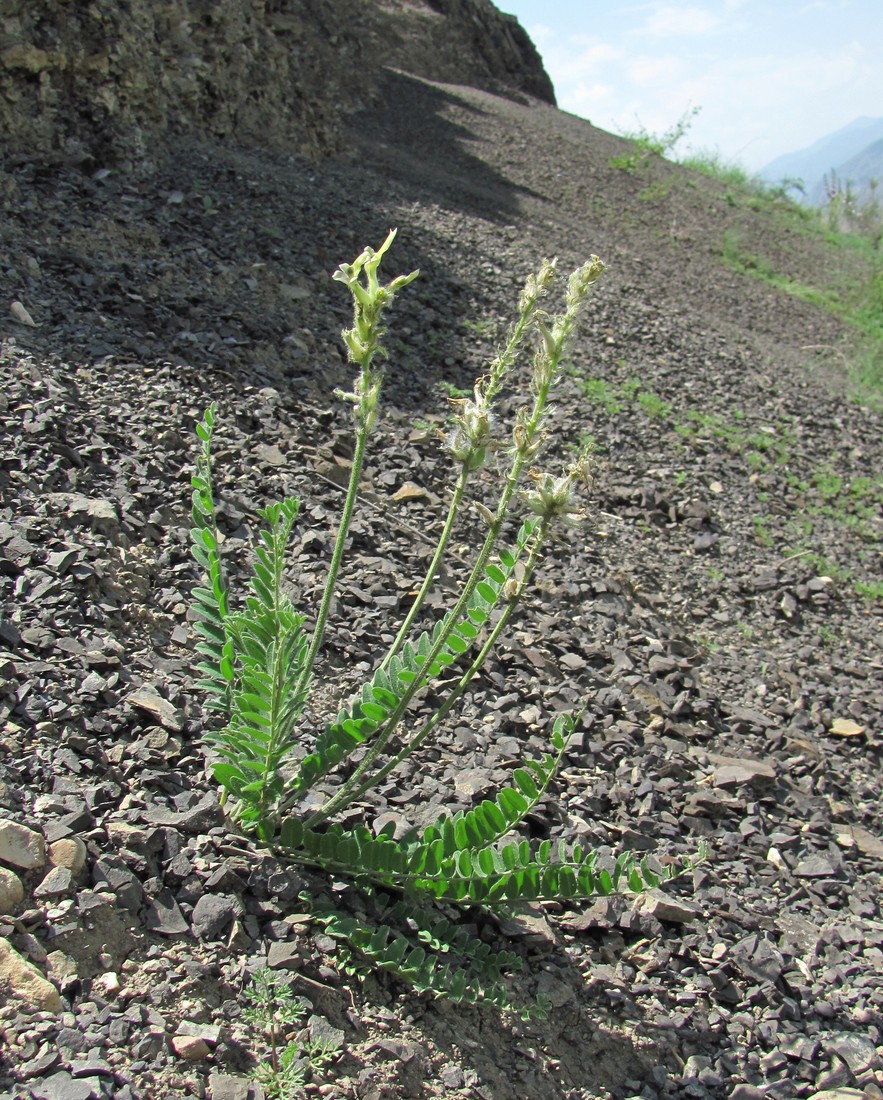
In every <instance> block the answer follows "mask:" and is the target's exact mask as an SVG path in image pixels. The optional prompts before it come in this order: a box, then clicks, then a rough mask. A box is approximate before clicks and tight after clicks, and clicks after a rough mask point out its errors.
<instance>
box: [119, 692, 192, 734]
mask: <svg viewBox="0 0 883 1100" xmlns="http://www.w3.org/2000/svg"><path fill="white" fill-rule="evenodd" d="M127 702H128V703H129V704H130V705H131V706H133V707H138V709H139V710H146V711H147V713H148V714H150V715H152V716H153V717H154V718H155V719H156V720H157V721H158V722H159V724H160V725H161V726H165V728H166V729H168V730H171V731H172V732H173V733H180V732H181V730H182V729H183V728H184V715H183V714H182V713H181V711H179V710H178V708H177V707H176V706H175V705H174V704H173V703H170V702H169V701H168V699H163V697H162V696H161V695H160V693H159V692H158V691H157V690H156V688H152V687H148V686H147V685H145V686H144V687H141V688H138V690H137V691H133V692H132V694H131V695H130V696H129V697H128V699H127Z"/></svg>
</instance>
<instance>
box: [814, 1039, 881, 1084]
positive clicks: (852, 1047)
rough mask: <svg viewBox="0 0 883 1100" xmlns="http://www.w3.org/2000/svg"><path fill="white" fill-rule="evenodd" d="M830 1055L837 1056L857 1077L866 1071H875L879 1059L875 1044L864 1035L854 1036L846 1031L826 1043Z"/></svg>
mask: <svg viewBox="0 0 883 1100" xmlns="http://www.w3.org/2000/svg"><path fill="white" fill-rule="evenodd" d="M825 1050H826V1051H827V1053H828V1054H836V1055H837V1057H838V1058H841V1059H842V1060H843V1061H844V1062H845V1063H846V1064H847V1065H848V1066H849V1068H850V1070H852V1072H853V1073H854V1074H856V1075H858V1074H860V1073H863V1072H864V1071H865V1070H866V1069H875V1068H877V1064H878V1061H879V1059H878V1058H877V1050H876V1047H875V1046H874V1044H873V1043H872V1042H871V1040H870V1039H868V1038H867V1037H866V1036H864V1035H854V1034H852V1033H851V1032H848V1031H845V1032H841V1033H840V1034H837V1035H832V1036H830V1037H829V1038H828V1039H827V1040H826V1042H825Z"/></svg>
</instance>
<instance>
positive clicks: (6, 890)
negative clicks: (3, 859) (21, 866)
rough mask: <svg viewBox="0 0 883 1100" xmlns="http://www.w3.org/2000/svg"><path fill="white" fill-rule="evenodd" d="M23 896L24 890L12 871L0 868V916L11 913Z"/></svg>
mask: <svg viewBox="0 0 883 1100" xmlns="http://www.w3.org/2000/svg"><path fill="white" fill-rule="evenodd" d="M24 896H25V888H24V886H23V885H22V881H21V879H20V878H19V877H18V875H17V874H16V873H15V872H14V871H10V870H8V868H6V867H0V914H3V913H12V912H13V911H14V909H15V907H16V905H18V904H19V903H20V902H21V901H22V899H23V898H24Z"/></svg>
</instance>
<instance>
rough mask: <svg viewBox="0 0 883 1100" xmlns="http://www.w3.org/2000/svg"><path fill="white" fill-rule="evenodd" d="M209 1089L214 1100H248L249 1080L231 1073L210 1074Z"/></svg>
mask: <svg viewBox="0 0 883 1100" xmlns="http://www.w3.org/2000/svg"><path fill="white" fill-rule="evenodd" d="M208 1087H209V1091H210V1093H211V1097H212V1100H248V1097H249V1087H250V1085H249V1082H248V1080H247V1079H246V1078H245V1077H234V1076H232V1074H229V1073H217V1072H213V1073H210V1074H209V1079H208Z"/></svg>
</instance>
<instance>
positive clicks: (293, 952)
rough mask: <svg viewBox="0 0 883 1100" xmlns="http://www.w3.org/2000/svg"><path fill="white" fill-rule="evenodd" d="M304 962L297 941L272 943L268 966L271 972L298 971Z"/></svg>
mask: <svg viewBox="0 0 883 1100" xmlns="http://www.w3.org/2000/svg"><path fill="white" fill-rule="evenodd" d="M302 961H303V958H302V954H301V947H300V945H299V944H298V943H297V942H296V941H295V940H282V941H277V942H276V943H271V944H270V947H269V950H268V951H267V966H268V967H269V968H270V969H271V970H297V969H299V967H300V965H301V963H302Z"/></svg>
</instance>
